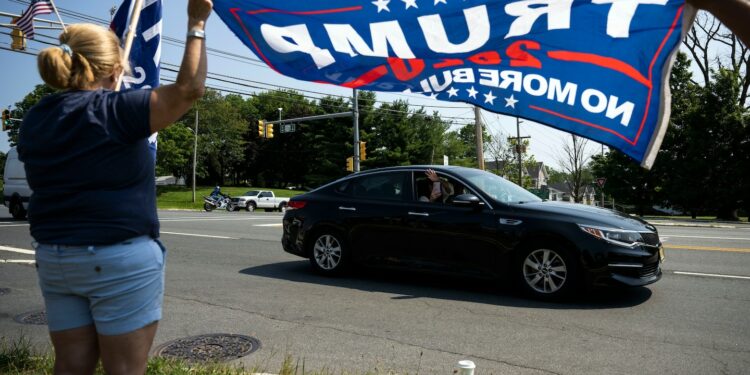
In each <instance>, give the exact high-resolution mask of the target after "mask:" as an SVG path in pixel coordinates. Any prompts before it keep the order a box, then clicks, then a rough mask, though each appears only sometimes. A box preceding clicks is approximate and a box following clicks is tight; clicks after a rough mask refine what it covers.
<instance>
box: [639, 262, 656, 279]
mask: <svg viewBox="0 0 750 375" xmlns="http://www.w3.org/2000/svg"><path fill="white" fill-rule="evenodd" d="M658 272H659V262H654V263H651V264H644V265H643V268H640V269H638V276H639V277H640V278H646V277H652V276H656V274H657V273H658Z"/></svg>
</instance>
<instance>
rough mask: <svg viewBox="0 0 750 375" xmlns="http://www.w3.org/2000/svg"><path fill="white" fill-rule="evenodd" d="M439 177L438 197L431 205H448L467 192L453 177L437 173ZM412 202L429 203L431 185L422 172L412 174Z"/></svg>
mask: <svg viewBox="0 0 750 375" xmlns="http://www.w3.org/2000/svg"><path fill="white" fill-rule="evenodd" d="M438 177H440V194H441V195H440V197H439V198H438V199H437V200H435V201H433V202H432V203H450V202H451V201H452V200H453V198H455V197H456V196H457V195H461V194H464V193H465V192H466V191H467V190H466V188H465V187H464V185H463V184H462V183H460V182H459V181H458V180H456V179H455V178H453V177H450V176H446V175H444V174H442V173H438ZM413 186H414V200H417V201H422V202H429V197H430V196H431V193H432V189H433V184H432V182H431V181H430V180H429V179H428V178H427V176H426V175H425V174H424V172H415V173H414V185H413Z"/></svg>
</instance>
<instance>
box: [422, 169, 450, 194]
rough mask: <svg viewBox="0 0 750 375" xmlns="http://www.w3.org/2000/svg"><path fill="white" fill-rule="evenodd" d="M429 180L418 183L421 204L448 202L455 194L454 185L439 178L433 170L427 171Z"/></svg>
mask: <svg viewBox="0 0 750 375" xmlns="http://www.w3.org/2000/svg"><path fill="white" fill-rule="evenodd" d="M425 175H426V176H427V180H422V181H419V182H418V183H417V186H418V187H419V190H418V191H419V192H420V197H419V201H420V202H446V201H447V200H448V198H450V197H451V196H452V195H453V193H454V189H453V184H451V183H450V182H448V181H445V180H441V179H440V177H438V175H437V172H435V171H434V170H432V169H428V170H427V171H425Z"/></svg>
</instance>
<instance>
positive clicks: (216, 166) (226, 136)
mask: <svg viewBox="0 0 750 375" xmlns="http://www.w3.org/2000/svg"><path fill="white" fill-rule="evenodd" d="M234 97H236V98H239V97H237V96H236V95H235V96H234ZM229 98H231V96H228V97H224V96H222V95H221V94H220V93H219V92H218V91H215V90H208V91H206V94H205V95H204V96H203V98H202V99H201V100H199V101H198V103H197V104H196V105H195V106H193V108H192V109H191V110H190V111H188V113H187V114H185V116H183V118H182V119H181V120H180V122H181V123H182V124H183V126H184V127H185V128H187V129H190V128H192V127H193V123H194V121H195V111H196V109H198V111H199V116H198V122H199V125H198V133H199V136H198V158H199V165H201V166H202V168H198V176H199V177H201V178H202V179H203V181H204V182H208V183H210V184H222V185H223V184H225V181H226V178H227V177H231V176H236V173H235V172H237V168H238V166H240V165H241V164H242V161H243V160H244V146H245V140H244V138H243V135H244V133H245V132H246V129H247V127H248V124H247V121H246V120H245V119H243V110H242V108H241V107H238V106H236V105H232V101H231V100H228V99H229ZM234 100H236V99H234ZM157 154H158V152H157ZM235 182H236V181H235Z"/></svg>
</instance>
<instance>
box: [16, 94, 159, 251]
mask: <svg viewBox="0 0 750 375" xmlns="http://www.w3.org/2000/svg"><path fill="white" fill-rule="evenodd" d="M150 94H151V90H129V91H121V92H114V91H109V90H93V91H65V92H62V93H58V94H53V95H49V96H47V97H45V98H43V99H42V100H41V101H39V103H37V105H35V106H34V107H33V108H31V110H29V112H28V113H27V114H26V116H25V117H24V119H23V124H22V125H21V129H20V133H19V138H18V156H19V158H20V160H21V161H22V162H23V163H24V166H25V167H26V177H27V178H28V181H29V186H30V187H31V189H32V190H33V194H32V195H31V199H30V201H29V210H28V211H29V223H30V225H31V235H32V237H34V239H35V240H36V241H37V242H39V243H44V244H57V245H106V244H113V243H117V242H121V241H124V240H126V239H129V238H133V237H137V236H142V235H149V236H151V237H152V238H157V237H159V220H158V218H157V216H156V187H155V180H154V160H153V156H151V153H150V152H149V149H148V141H147V137H148V136H149V135H150V134H151V130H150V126H149V114H150V110H149V109H150V107H149V97H150Z"/></svg>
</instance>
